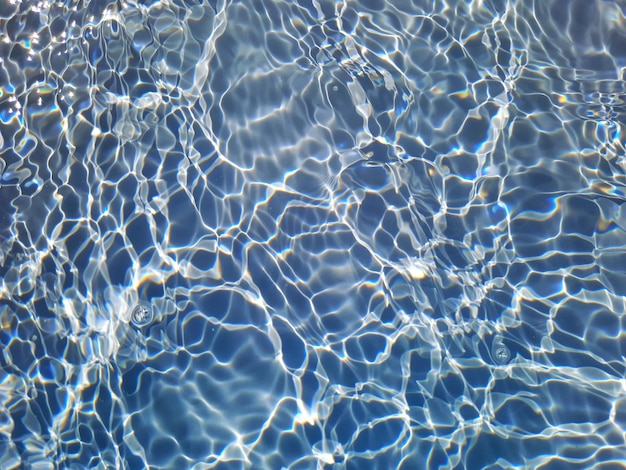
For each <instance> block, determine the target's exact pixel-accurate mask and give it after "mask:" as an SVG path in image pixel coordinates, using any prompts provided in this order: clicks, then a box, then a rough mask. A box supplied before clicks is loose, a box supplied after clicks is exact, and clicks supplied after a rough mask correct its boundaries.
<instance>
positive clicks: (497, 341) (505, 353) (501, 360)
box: [491, 336, 511, 365]
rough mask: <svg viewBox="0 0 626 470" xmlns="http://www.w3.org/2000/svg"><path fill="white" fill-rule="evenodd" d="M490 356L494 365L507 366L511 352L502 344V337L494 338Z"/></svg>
mask: <svg viewBox="0 0 626 470" xmlns="http://www.w3.org/2000/svg"><path fill="white" fill-rule="evenodd" d="M491 356H492V357H493V360H494V361H495V363H496V364H500V365H504V364H508V362H509V361H510V360H511V350H510V349H509V348H508V347H507V345H506V344H504V341H503V339H502V336H496V337H495V338H494V340H493V344H492V346H491Z"/></svg>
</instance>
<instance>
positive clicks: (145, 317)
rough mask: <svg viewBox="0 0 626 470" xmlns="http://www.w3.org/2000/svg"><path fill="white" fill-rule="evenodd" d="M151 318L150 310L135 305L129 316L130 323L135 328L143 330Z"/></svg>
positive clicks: (144, 306) (140, 305)
mask: <svg viewBox="0 0 626 470" xmlns="http://www.w3.org/2000/svg"><path fill="white" fill-rule="evenodd" d="M153 318H154V315H153V314H152V309H151V308H150V307H148V306H147V305H143V304H139V305H136V306H135V308H133V311H132V313H131V314H130V321H131V322H132V324H133V325H135V326H136V327H137V328H143V327H144V326H146V325H148V324H150V322H151V321H152V319H153Z"/></svg>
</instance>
